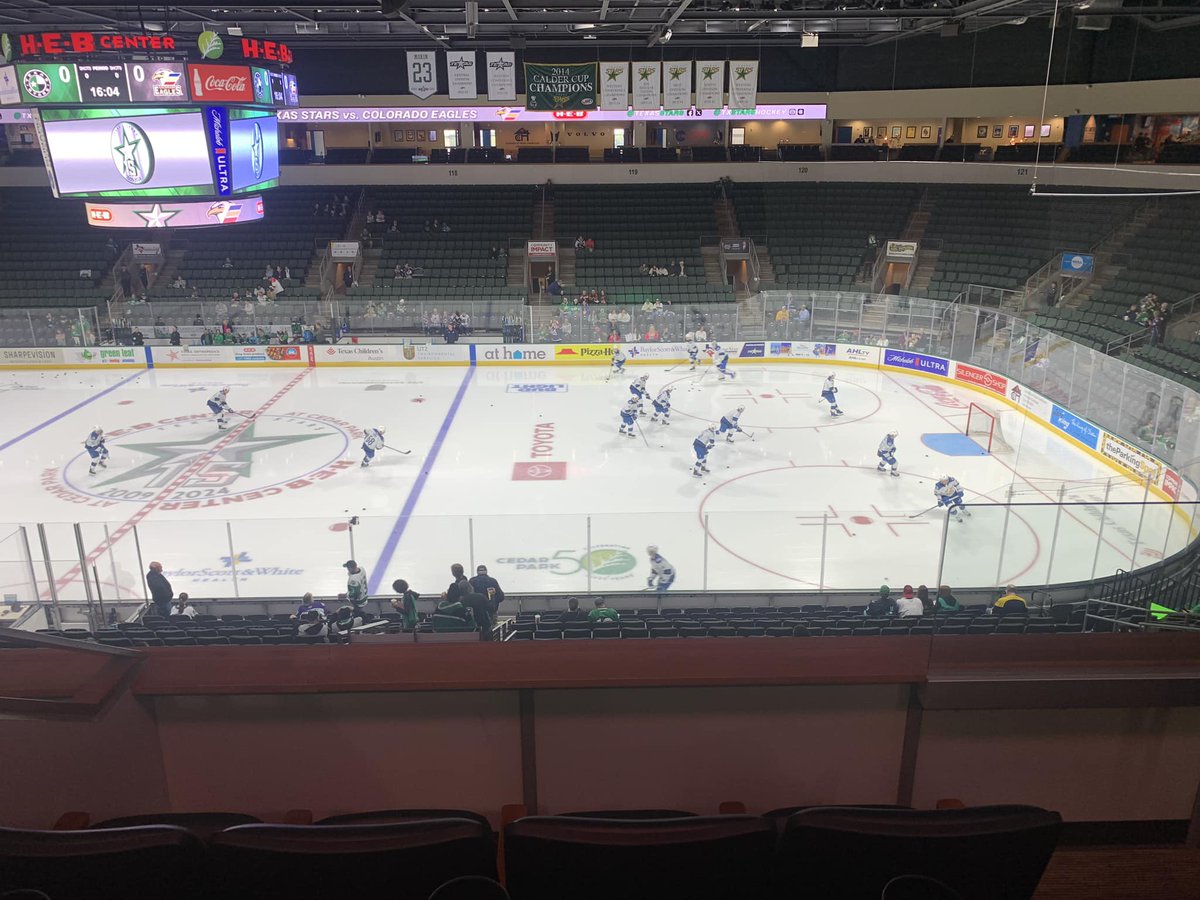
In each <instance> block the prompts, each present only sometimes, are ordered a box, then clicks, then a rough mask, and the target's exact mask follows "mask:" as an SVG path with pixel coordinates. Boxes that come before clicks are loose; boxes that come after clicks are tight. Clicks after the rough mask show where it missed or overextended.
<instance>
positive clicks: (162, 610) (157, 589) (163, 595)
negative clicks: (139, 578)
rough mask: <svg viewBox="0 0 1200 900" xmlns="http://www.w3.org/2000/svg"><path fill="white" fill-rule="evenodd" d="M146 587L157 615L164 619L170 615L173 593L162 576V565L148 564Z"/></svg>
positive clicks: (157, 563)
mask: <svg viewBox="0 0 1200 900" xmlns="http://www.w3.org/2000/svg"><path fill="white" fill-rule="evenodd" d="M146 587H148V588H150V599H151V600H152V601H153V603H154V606H155V608H156V609H157V610H158V614H159V615H160V616H162V617H163V618H164V619H165V618H167V617H168V616H169V615H171V598H172V597H173V596H174V595H175V592H174V591H173V590H172V589H171V582H169V581H167V576H166V575H164V574H163V570H162V563H160V562H157V561H155V562H152V563H150V571H149V572H147V573H146Z"/></svg>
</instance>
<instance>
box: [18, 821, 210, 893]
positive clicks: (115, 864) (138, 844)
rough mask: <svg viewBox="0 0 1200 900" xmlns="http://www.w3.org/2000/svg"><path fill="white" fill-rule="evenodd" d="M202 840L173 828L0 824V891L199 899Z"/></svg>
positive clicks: (160, 826)
mask: <svg viewBox="0 0 1200 900" xmlns="http://www.w3.org/2000/svg"><path fill="white" fill-rule="evenodd" d="M203 861H204V844H203V842H202V841H201V840H200V838H198V837H196V836H195V835H194V834H192V833H190V832H189V831H187V830H186V829H183V828H177V827H175V826H172V825H149V826H146V827H142V828H111V829H104V830H83V831H32V830H26V829H21V828H0V894H4V893H7V892H9V891H16V890H21V889H27V890H39V891H42V892H43V893H45V894H46V895H47V896H48V897H51V898H53V900H129V898H131V897H171V898H180V900H192V898H200V897H203V896H205V892H204V889H203V888H204V885H203V874H202V868H203Z"/></svg>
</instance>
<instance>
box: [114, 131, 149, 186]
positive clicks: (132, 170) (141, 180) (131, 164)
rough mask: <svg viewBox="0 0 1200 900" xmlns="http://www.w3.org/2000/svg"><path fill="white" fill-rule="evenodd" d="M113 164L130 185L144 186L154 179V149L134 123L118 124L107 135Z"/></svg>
mask: <svg viewBox="0 0 1200 900" xmlns="http://www.w3.org/2000/svg"><path fill="white" fill-rule="evenodd" d="M109 148H110V150H111V151H112V159H113V164H114V165H115V166H116V167H117V171H118V172H119V173H120V174H121V177H122V178H124V179H125V180H126V181H128V182H129V183H130V184H145V183H146V182H147V181H149V180H150V179H151V178H153V177H154V148H153V147H152V146H150V138H149V137H147V136H146V132H144V131H143V130H142V129H141V127H140V126H139V125H137V124H135V123H134V122H118V123H117V124H116V125H115V126H114V127H113V130H112V133H111V134H110V135H109Z"/></svg>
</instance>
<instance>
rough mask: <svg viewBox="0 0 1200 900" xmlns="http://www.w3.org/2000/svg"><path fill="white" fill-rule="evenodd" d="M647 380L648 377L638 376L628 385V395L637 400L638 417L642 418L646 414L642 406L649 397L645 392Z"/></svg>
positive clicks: (648, 393)
mask: <svg viewBox="0 0 1200 900" xmlns="http://www.w3.org/2000/svg"><path fill="white" fill-rule="evenodd" d="M649 380H650V376H649V375H639V376H638V377H637V378H635V379H633V381H632V382H631V383H630V385H629V393H631V394H633V396H634V397H636V398H637V402H638V415H639V416H644V415H645V414H646V410H645V408H644V407H643V405H642V404H643V403H645V401H646V400H648V399H649V397H650V392H649V391H648V390H646V382H647V381H649Z"/></svg>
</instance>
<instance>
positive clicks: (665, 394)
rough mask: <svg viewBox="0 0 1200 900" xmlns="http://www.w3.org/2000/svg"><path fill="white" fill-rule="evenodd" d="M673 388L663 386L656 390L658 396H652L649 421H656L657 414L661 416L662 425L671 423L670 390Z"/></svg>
mask: <svg viewBox="0 0 1200 900" xmlns="http://www.w3.org/2000/svg"><path fill="white" fill-rule="evenodd" d="M673 390H675V389H674V388H672V387H665V388H663V389H662V390H661V391H659V392H658V396H657V397H655V398H654V413H653V415H651V416H650V421H651V422H657V421H658V420H659V418H658V417H659V416H662V423H663V424H664V425H670V424H671V391H673Z"/></svg>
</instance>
